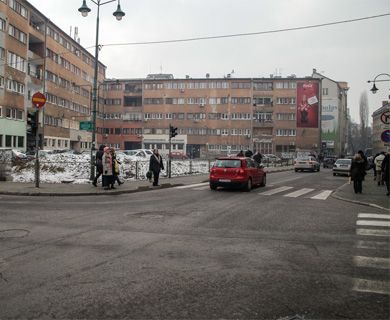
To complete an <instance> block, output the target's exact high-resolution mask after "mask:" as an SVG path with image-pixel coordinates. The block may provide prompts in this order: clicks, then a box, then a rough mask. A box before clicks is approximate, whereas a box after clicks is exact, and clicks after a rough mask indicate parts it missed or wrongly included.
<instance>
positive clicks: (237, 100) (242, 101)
mask: <svg viewBox="0 0 390 320" xmlns="http://www.w3.org/2000/svg"><path fill="white" fill-rule="evenodd" d="M231 102H232V104H250V103H251V98H249V97H238V98H234V97H233V98H232V100H231Z"/></svg>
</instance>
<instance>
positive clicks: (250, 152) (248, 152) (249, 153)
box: [245, 149, 253, 158]
mask: <svg viewBox="0 0 390 320" xmlns="http://www.w3.org/2000/svg"><path fill="white" fill-rule="evenodd" d="M252 156H253V152H252V151H251V150H249V149H248V150H246V151H245V157H248V158H251V157H252Z"/></svg>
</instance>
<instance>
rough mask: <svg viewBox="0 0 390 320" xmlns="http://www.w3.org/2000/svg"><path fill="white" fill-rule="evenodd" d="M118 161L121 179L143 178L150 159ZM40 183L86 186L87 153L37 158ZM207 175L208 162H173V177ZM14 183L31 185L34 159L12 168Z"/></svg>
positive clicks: (87, 178)
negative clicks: (68, 183) (69, 183)
mask: <svg viewBox="0 0 390 320" xmlns="http://www.w3.org/2000/svg"><path fill="white" fill-rule="evenodd" d="M117 159H118V160H119V161H120V162H121V165H120V179H122V180H136V179H146V172H147V171H148V170H149V160H145V158H134V157H130V156H127V155H125V154H120V153H118V155H117ZM39 162H40V181H41V182H42V183H61V182H62V181H65V182H72V183H88V181H89V176H90V154H80V155H76V154H71V153H58V154H47V155H45V156H40V158H39ZM164 167H165V170H163V171H162V172H161V176H166V175H167V161H166V160H164ZM208 172H209V162H208V161H207V160H172V174H171V175H172V177H175V176H183V175H188V174H196V173H197V174H200V173H208ZM11 176H12V180H13V181H14V182H34V179H35V160H31V161H27V162H20V163H18V164H16V165H14V166H12V167H11Z"/></svg>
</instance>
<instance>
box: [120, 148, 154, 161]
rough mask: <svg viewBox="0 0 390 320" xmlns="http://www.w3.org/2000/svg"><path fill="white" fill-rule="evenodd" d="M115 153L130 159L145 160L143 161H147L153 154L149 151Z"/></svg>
mask: <svg viewBox="0 0 390 320" xmlns="http://www.w3.org/2000/svg"><path fill="white" fill-rule="evenodd" d="M117 153H124V154H125V155H127V156H130V157H132V158H145V160H148V159H149V158H150V156H151V155H152V154H153V152H152V151H151V150H149V149H136V150H123V151H118V152H117Z"/></svg>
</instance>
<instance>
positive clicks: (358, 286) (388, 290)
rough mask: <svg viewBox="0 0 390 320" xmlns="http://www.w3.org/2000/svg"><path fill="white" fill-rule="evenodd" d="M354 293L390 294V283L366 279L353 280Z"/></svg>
mask: <svg viewBox="0 0 390 320" xmlns="http://www.w3.org/2000/svg"><path fill="white" fill-rule="evenodd" d="M352 290H354V291H360V292H372V293H381V294H390V282H389V281H378V280H366V279H353V288H352Z"/></svg>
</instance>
